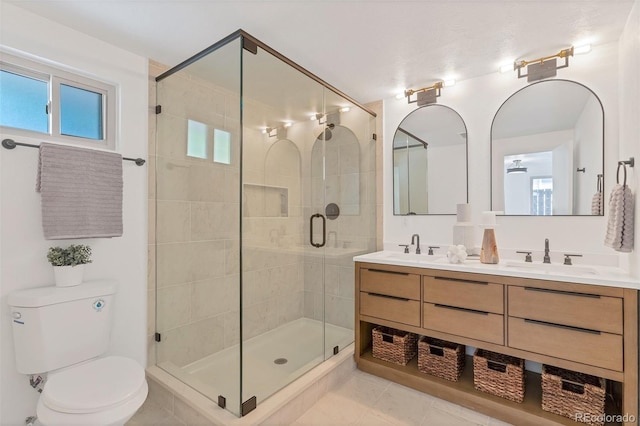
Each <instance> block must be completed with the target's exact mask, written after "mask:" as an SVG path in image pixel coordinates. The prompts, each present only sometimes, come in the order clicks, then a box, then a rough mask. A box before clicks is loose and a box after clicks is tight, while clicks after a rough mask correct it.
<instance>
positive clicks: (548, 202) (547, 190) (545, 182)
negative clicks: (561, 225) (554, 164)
mask: <svg viewBox="0 0 640 426" xmlns="http://www.w3.org/2000/svg"><path fill="white" fill-rule="evenodd" d="M552 212H553V178H551V177H534V178H531V214H532V215H537V216H549V215H551V214H552Z"/></svg>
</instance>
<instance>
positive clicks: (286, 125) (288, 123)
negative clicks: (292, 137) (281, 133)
mask: <svg viewBox="0 0 640 426" xmlns="http://www.w3.org/2000/svg"><path fill="white" fill-rule="evenodd" d="M292 124H293V123H291V122H289V121H287V122H286V123H284V127H285V128H286V127H291V125H292Z"/></svg>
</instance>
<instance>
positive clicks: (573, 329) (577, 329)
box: [524, 319, 600, 335]
mask: <svg viewBox="0 0 640 426" xmlns="http://www.w3.org/2000/svg"><path fill="white" fill-rule="evenodd" d="M524 322H528V323H532V324H538V325H546V326H548V327H557V328H564V329H565V330H572V331H580V332H582V333H590V334H598V335H599V334H600V332H599V331H598V330H590V329H588V328H580V327H573V326H570V325H563V324H555V323H552V322H545V321H538V320H532V319H525V320H524Z"/></svg>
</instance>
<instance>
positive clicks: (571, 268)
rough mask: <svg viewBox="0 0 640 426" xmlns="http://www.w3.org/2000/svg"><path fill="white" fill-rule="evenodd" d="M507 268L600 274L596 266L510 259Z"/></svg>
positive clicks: (553, 272) (555, 272)
mask: <svg viewBox="0 0 640 426" xmlns="http://www.w3.org/2000/svg"><path fill="white" fill-rule="evenodd" d="M505 266H506V267H507V268H518V269H523V270H528V271H532V272H534V271H535V272H545V273H548V274H567V275H598V271H597V270H596V269H595V268H589V267H587V266H576V265H562V264H555V265H554V264H550V263H529V262H518V261H514V260H508V261H507V262H506V263H505Z"/></svg>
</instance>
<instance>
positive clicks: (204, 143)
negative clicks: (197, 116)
mask: <svg viewBox="0 0 640 426" xmlns="http://www.w3.org/2000/svg"><path fill="white" fill-rule="evenodd" d="M210 140H211V133H210V132H209V126H207V125H206V124H204V123H200V122H199V121H195V120H187V156H189V157H194V158H202V159H203V160H206V159H207V158H209V156H210V154H211V151H210V150H209V141H210ZM212 160H213V162H214V163H221V164H231V133H229V132H227V131H224V130H220V129H213V157H212Z"/></svg>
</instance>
